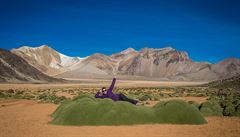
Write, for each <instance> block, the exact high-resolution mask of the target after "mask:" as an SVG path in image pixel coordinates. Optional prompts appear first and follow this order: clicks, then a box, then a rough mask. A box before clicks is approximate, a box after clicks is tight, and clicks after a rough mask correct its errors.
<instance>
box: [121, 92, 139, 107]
mask: <svg viewBox="0 0 240 137" xmlns="http://www.w3.org/2000/svg"><path fill="white" fill-rule="evenodd" d="M119 97H120V100H122V101H127V102H130V103H132V104H135V105H136V104H137V103H138V101H137V100H134V99H130V98H128V97H126V96H125V95H124V94H122V93H120V94H119Z"/></svg>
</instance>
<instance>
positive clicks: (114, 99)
mask: <svg viewBox="0 0 240 137" xmlns="http://www.w3.org/2000/svg"><path fill="white" fill-rule="evenodd" d="M115 83H116V78H113V80H112V84H111V86H110V87H109V88H108V90H107V94H105V95H102V96H101V95H100V92H97V94H96V95H95V98H111V99H112V100H113V101H118V100H119V94H114V93H113V92H112V91H113V88H114V85H115Z"/></svg>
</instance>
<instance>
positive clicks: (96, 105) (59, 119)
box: [51, 95, 206, 125]
mask: <svg viewBox="0 0 240 137" xmlns="http://www.w3.org/2000/svg"><path fill="white" fill-rule="evenodd" d="M52 117H53V120H52V122H51V123H52V124H57V125H132V124H156V123H172V124H204V123H206V120H205V119H204V118H203V116H202V114H201V113H200V112H199V110H198V109H197V108H195V107H194V106H192V105H190V104H188V103H186V102H185V101H181V100H172V101H167V102H160V103H158V104H156V105H155V106H154V107H146V106H135V105H132V104H130V103H128V102H123V101H118V102H113V101H112V100H110V99H95V98H93V97H92V96H89V95H83V96H79V97H76V98H75V99H73V100H72V101H65V102H63V103H62V104H61V105H60V106H59V107H58V108H57V109H56V111H55V112H54V113H53V114H52Z"/></svg>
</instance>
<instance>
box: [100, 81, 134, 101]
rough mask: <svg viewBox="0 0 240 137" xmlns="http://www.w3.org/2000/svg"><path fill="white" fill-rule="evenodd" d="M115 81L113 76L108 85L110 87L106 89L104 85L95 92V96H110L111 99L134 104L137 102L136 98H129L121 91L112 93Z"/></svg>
mask: <svg viewBox="0 0 240 137" xmlns="http://www.w3.org/2000/svg"><path fill="white" fill-rule="evenodd" d="M115 83H116V78H113V80H112V84H111V85H110V87H109V88H108V89H106V88H105V87H103V88H101V89H100V90H99V91H98V92H97V93H96V95H95V98H110V99H112V100H113V101H127V102H129V103H132V104H134V105H136V104H137V103H138V101H137V100H134V99H130V98H128V97H127V96H125V95H124V94H122V93H119V94H114V93H113V88H114V85H115Z"/></svg>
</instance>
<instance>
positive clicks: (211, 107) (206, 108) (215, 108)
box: [199, 101, 222, 116]
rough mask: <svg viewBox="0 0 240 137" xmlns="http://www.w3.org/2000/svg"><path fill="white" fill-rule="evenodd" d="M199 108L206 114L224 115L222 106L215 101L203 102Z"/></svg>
mask: <svg viewBox="0 0 240 137" xmlns="http://www.w3.org/2000/svg"><path fill="white" fill-rule="evenodd" d="M199 110H200V112H201V113H202V114H203V115H204V116H222V108H221V106H220V105H219V104H218V103H217V102H215V101H207V102H203V103H202V104H201V105H200V107H199Z"/></svg>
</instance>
